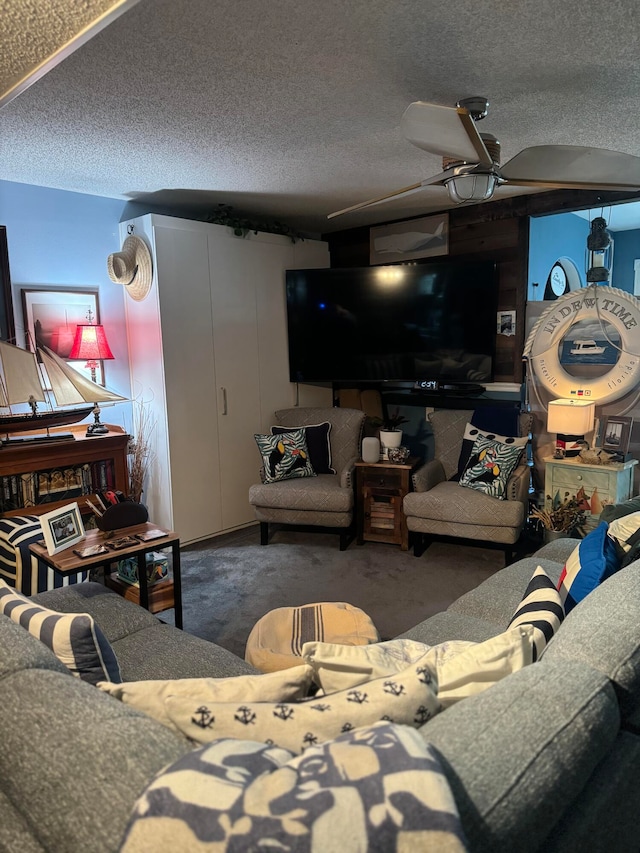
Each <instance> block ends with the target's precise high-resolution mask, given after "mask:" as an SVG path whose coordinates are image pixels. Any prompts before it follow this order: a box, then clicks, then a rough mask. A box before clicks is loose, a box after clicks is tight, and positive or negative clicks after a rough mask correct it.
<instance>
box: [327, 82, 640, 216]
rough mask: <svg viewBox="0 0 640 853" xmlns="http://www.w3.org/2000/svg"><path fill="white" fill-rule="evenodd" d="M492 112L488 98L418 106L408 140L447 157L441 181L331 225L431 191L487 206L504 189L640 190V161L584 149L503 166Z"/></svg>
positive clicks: (552, 149) (552, 150)
mask: <svg viewBox="0 0 640 853" xmlns="http://www.w3.org/2000/svg"><path fill="white" fill-rule="evenodd" d="M488 110H489V101H488V100H487V99H486V98H483V97H480V96H475V97H472V98H464V99H462V100H460V101H458V103H457V104H456V106H455V107H442V106H440V105H439V104H427V103H425V102H424V101H415V102H414V103H412V104H409V106H408V107H407V109H406V110H405V112H404V115H403V116H402V119H401V122H400V129H401V131H402V134H403V136H404V137H405V138H406V139H408V140H409V142H411V144H412V145H416V146H417V147H418V148H422V149H423V151H429V152H430V153H431V154H440V155H441V156H442V158H443V159H442V169H443V171H442V172H440V174H439V175H434V176H433V177H432V178H425V180H423V181H419V182H418V183H415V184H411V185H410V186H408V187H402V188H401V189H398V190H395V191H394V192H391V193H388V194H387V195H384V196H379V197H378V198H371V199H368V200H367V201H362V202H360V203H359V204H354V205H351V207H345V208H344V209H343V210H337V211H336V212H335V213H330V214H329V216H328V219H333V217H334V216H341V215H342V214H344V213H351V212H352V211H354V210H361V209H362V208H364V207H373V205H376V204H382V203H383V202H386V201H391V200H393V199H397V198H402V197H403V196H407V195H411V193H415V192H419V191H420V190H422V189H424V188H425V187H429V186H444V187H446V188H447V190H448V192H449V198H450V199H451V201H453V202H454V203H455V204H462V203H464V202H475V203H477V202H481V201H488V200H489V199H490V198H491V197H492V195H493V193H494V191H495V189H496V187H498V186H501V185H503V184H509V185H511V186H520V187H532V186H533V187H540V189H584V190H638V189H640V157H635V156H634V155H632V154H622V153H620V152H618V151H609V150H608V149H605V148H586V147H583V146H580V145H536V146H533V147H531V148H524V149H523V150H522V151H521V152H520V153H519V154H516V155H515V157H512V158H511V160H508V161H507V162H506V163H505V164H504V166H501V165H500V143H499V142H498V140H497V139H496V138H495V136H492V135H491V134H490V133H480V132H479V131H478V128H477V122H479V121H480V120H481V119H483V118H484V117H485V116H486V115H487V112H488Z"/></svg>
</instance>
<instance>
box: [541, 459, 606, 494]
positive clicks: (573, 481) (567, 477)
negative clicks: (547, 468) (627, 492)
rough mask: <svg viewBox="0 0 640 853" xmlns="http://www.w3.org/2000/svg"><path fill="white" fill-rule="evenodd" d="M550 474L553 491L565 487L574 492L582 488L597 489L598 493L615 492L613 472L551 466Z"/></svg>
mask: <svg viewBox="0 0 640 853" xmlns="http://www.w3.org/2000/svg"><path fill="white" fill-rule="evenodd" d="M550 473H551V482H552V485H553V488H554V489H558V488H562V487H566V488H567V489H569V490H575V489H579V488H580V487H581V486H582V487H584V488H585V489H587V490H589V489H596V488H597V489H598V491H599V492H602V491H610V490H612V491H614V492H615V488H616V486H615V484H616V473H617V472H615V471H593V470H581V469H580V468H578V467H576V468H569V466H568V465H553V466H552V471H551V472H550Z"/></svg>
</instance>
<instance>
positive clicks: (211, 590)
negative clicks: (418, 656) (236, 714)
mask: <svg viewBox="0 0 640 853" xmlns="http://www.w3.org/2000/svg"><path fill="white" fill-rule="evenodd" d="M181 564H182V588H183V616H184V629H185V631H188V632H189V633H190V634H195V635H196V636H198V637H203V638H204V639H206V640H212V641H213V642H216V643H218V644H219V645H221V646H224V647H225V648H227V649H229V650H230V651H232V652H235V653H236V654H237V655H240V656H241V657H244V649H245V644H246V640H247V637H248V636H249V632H250V631H251V628H252V627H253V625H254V624H255V623H256V622H257V620H258V619H259V618H260V617H261V616H263V615H264V614H265V613H267V612H268V611H269V610H272V609H274V608H276V607H285V606H291V605H301V604H310V603H313V602H320V601H345V602H348V603H349V604H353V605H355V606H356V607H360V608H362V610H364V611H365V612H366V613H368V614H369V616H370V617H371V618H372V619H373V621H374V623H375V625H376V627H377V629H378V631H379V633H380V635H381V637H382V638H383V639H390V638H392V637H394V636H396V635H397V634H399V633H402V632H403V631H406V630H407V629H409V628H411V627H412V626H413V625H415V624H417V623H418V622H420V621H422V620H423V619H426V618H427V617H428V616H431V615H433V614H434V613H437V612H439V611H440V610H444V609H445V608H446V607H447V606H448V605H449V604H450V603H451V602H452V601H454V600H455V599H456V598H458V597H459V596H460V595H462V593H464V592H466V591H468V590H470V589H473V588H474V587H476V586H478V585H479V584H480V583H482V581H484V580H485V579H486V578H488V577H489V576H490V575H492V574H493V573H494V572H496V571H499V570H500V569H501V568H502V567H503V566H504V553H503V552H502V551H499V550H494V549H489V548H480V547H474V546H464V545H460V544H451V543H446V542H434V543H433V544H432V545H431V546H430V547H429V548H427V550H426V551H425V552H424V554H423V555H422V556H421V557H417V558H416V557H414V556H413V554H412V553H411V552H410V551H409V552H407V551H401V550H400V549H399V548H398V546H396V545H383V544H378V543H371V542H368V543H366V544H365V545H362V546H358V545H357V544H356V543H355V542H353V543H352V544H351V545H350V546H349V548H348V549H347V550H346V551H340V550H339V548H338V537H337V536H336V535H332V534H325V533H305V532H300V531H285V530H279V531H278V530H277V531H275V532H274V534H273V536H272V539H271V542H270V543H269V545H267V546H262V545H260V544H259V531H258V527H257V526H255V527H251V528H247V529H244V530H242V531H238V532H235V533H230V534H226V535H224V536H220V537H216V538H215V539H210V540H207V541H206V542H201V543H198V544H197V545H193V546H190V547H187V548H184V549H183V550H182V560H181ZM159 615H160V618H162V619H163V620H164V621H166V622H169V623H172V621H173V611H167V612H165V613H163V614H159Z"/></svg>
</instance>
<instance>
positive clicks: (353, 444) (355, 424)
mask: <svg viewBox="0 0 640 853" xmlns="http://www.w3.org/2000/svg"><path fill="white" fill-rule="evenodd" d="M275 417H276V423H277V424H278V426H287V427H293V426H310V425H311V424H321V423H324V422H325V421H328V422H329V423H330V424H331V432H330V433H329V443H330V445H331V464H332V465H333V467H334V468H335V470H336V472H337V473H338V474H340V472H341V471H342V470H343V469H344V467H345V465H346V464H347V462H349V461H350V460H351V459H353V458H354V457H358V456H360V439H361V437H362V428H363V426H364V419H365V413H364V412H361V411H360V410H359V409H340V408H323V407H316V406H313V407H312V406H308V407H298V408H294V409H280V410H279V411H277V412H276V413H275Z"/></svg>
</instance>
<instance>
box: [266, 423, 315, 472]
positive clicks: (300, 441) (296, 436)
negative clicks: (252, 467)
mask: <svg viewBox="0 0 640 853" xmlns="http://www.w3.org/2000/svg"><path fill="white" fill-rule="evenodd" d="M254 438H255V440H256V444H257V445H258V450H259V451H260V454H261V456H262V465H263V468H264V482H265V483H277V482H279V481H280V480H294V479H297V478H300V477H315V476H316V472H315V471H314V470H313V467H312V465H311V460H310V459H309V449H308V448H307V441H306V437H305V432H304V430H303V429H295V430H291V432H288V433H286V434H283V435H254Z"/></svg>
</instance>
